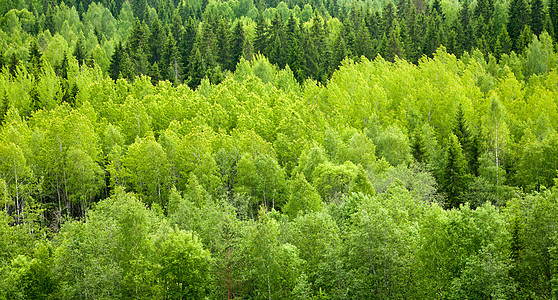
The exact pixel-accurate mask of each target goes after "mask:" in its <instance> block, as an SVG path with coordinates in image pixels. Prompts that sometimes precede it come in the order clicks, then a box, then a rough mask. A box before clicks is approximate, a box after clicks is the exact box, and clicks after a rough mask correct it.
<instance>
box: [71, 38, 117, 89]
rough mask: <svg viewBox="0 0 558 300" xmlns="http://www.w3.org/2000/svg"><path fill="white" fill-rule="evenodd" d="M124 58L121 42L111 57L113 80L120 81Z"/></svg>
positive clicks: (110, 72)
mask: <svg viewBox="0 0 558 300" xmlns="http://www.w3.org/2000/svg"><path fill="white" fill-rule="evenodd" d="M123 56H124V48H123V47H122V42H119V43H118V45H116V48H115V49H114V53H112V56H111V57H110V67H109V75H110V78H112V79H113V80H116V79H118V77H119V76H120V72H121V69H122V63H123ZM64 57H65V55H64ZM66 78H68V76H67V74H66Z"/></svg>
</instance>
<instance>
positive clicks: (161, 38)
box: [148, 18, 167, 64]
mask: <svg viewBox="0 0 558 300" xmlns="http://www.w3.org/2000/svg"><path fill="white" fill-rule="evenodd" d="M166 37H167V36H166V34H165V33H164V29H163V25H162V24H161V21H160V20H159V18H156V19H155V20H153V22H152V23H151V28H150V35H149V45H148V47H149V63H150V64H153V63H156V62H157V63H158V62H160V61H161V57H162V56H163V45H166V44H167V39H166Z"/></svg>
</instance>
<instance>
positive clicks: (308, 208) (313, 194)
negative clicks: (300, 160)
mask: <svg viewBox="0 0 558 300" xmlns="http://www.w3.org/2000/svg"><path fill="white" fill-rule="evenodd" d="M289 192H290V196H289V200H288V202H287V204H286V205H285V206H284V207H283V211H284V212H285V213H286V214H288V215H289V216H291V217H292V218H294V217H296V216H298V215H299V214H305V213H310V212H317V211H320V210H321V209H322V205H323V204H322V198H321V197H320V195H319V194H318V192H317V191H316V189H315V188H314V187H313V186H312V185H311V184H310V183H308V181H306V178H304V175H303V174H302V173H298V174H296V176H295V177H294V178H293V179H291V181H290V182H289Z"/></svg>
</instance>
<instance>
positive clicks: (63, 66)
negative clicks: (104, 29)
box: [60, 48, 118, 80]
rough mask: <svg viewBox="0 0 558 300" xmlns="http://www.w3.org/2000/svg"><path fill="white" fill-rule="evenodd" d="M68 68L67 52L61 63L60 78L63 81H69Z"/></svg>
mask: <svg viewBox="0 0 558 300" xmlns="http://www.w3.org/2000/svg"><path fill="white" fill-rule="evenodd" d="M117 49H118V48H117ZM68 68H69V63H68V54H67V53H66V51H64V57H63V58H62V62H61V63H60V77H62V79H65V80H68Z"/></svg>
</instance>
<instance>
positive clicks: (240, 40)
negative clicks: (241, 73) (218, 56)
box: [228, 20, 246, 70]
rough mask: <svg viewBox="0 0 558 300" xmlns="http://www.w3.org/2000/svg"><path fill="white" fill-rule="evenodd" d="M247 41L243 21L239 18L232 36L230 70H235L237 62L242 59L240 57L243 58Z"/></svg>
mask: <svg viewBox="0 0 558 300" xmlns="http://www.w3.org/2000/svg"><path fill="white" fill-rule="evenodd" d="M245 43H246V36H245V34H244V28H243V26H242V21H240V20H238V21H237V22H236V24H235V25H234V28H233V34H232V36H231V56H230V62H229V66H228V68H229V70H234V68H235V67H236V64H237V63H238V62H239V61H240V58H242V56H243V54H244V45H245Z"/></svg>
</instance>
